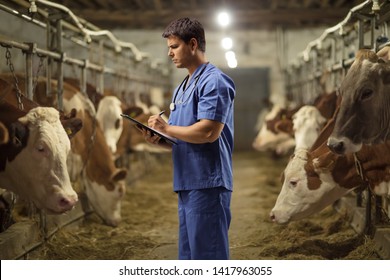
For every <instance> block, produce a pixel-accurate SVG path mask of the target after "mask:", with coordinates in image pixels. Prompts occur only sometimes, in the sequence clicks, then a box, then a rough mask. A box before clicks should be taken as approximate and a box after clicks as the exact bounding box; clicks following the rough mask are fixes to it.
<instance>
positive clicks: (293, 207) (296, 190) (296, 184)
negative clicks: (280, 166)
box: [270, 149, 349, 224]
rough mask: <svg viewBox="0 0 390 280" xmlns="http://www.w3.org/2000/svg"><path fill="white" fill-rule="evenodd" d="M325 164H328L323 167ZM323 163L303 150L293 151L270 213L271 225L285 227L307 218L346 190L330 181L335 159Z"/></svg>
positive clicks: (332, 179)
mask: <svg viewBox="0 0 390 280" xmlns="http://www.w3.org/2000/svg"><path fill="white" fill-rule="evenodd" d="M327 155H332V153H330V152H329V153H327ZM324 162H327V163H329V164H328V165H326V166H325V165H324ZM324 162H323V161H321V164H320V163H318V158H312V157H311V156H310V154H309V153H308V150H306V149H297V150H296V151H295V153H294V155H293V156H292V157H291V159H290V161H289V163H288V165H287V167H286V169H285V170H284V173H283V178H284V179H283V185H282V189H281V192H280V193H279V196H278V198H277V200H276V203H275V206H274V207H273V209H272V210H271V213H270V218H271V219H272V220H273V221H274V222H276V223H279V224H286V223H288V222H290V221H294V220H299V219H303V218H305V217H308V216H310V215H312V214H314V213H317V212H319V211H320V210H322V209H324V208H325V207H326V206H328V205H330V204H331V203H333V202H334V201H336V200H337V199H338V198H340V197H341V196H343V195H344V194H346V193H347V192H348V191H349V190H348V189H346V188H342V187H340V186H339V185H338V184H337V183H336V182H335V180H334V178H333V175H332V170H333V168H334V165H333V164H334V160H331V159H329V158H328V159H327V161H324ZM316 164H318V165H321V167H320V166H315V165H316ZM315 167H316V168H315Z"/></svg>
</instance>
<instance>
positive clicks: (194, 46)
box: [190, 38, 198, 52]
mask: <svg viewBox="0 0 390 280" xmlns="http://www.w3.org/2000/svg"><path fill="white" fill-rule="evenodd" d="M190 47H191V50H192V51H193V52H195V51H196V50H197V49H198V41H197V40H196V39H195V38H191V40H190Z"/></svg>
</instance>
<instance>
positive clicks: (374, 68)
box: [328, 50, 390, 154]
mask: <svg viewBox="0 0 390 280" xmlns="http://www.w3.org/2000/svg"><path fill="white" fill-rule="evenodd" d="M389 91H390V64H388V63H385V62H384V61H383V60H381V59H379V58H378V57H377V56H376V54H375V53H374V52H372V51H369V50H359V51H358V53H357V54H356V59H355V61H354V62H353V64H352V65H351V67H350V69H349V70H348V73H347V75H346V76H345V78H344V79H343V81H342V83H341V86H340V95H341V97H342V100H341V104H340V112H339V114H338V116H337V121H336V124H335V128H334V131H333V133H332V135H331V136H330V137H329V140H328V145H329V147H330V148H331V149H332V150H333V151H334V152H336V153H340V154H344V153H351V152H357V151H359V150H360V149H361V148H362V145H363V144H375V143H380V142H383V141H386V140H388V139H389V138H390V125H389V123H390V115H389V114H388V110H389V108H390V96H389V94H388V92H389Z"/></svg>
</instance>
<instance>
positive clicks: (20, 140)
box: [9, 122, 29, 148]
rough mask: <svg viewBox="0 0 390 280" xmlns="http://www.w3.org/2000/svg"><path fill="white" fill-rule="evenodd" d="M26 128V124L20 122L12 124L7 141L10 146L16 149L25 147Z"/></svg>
mask: <svg viewBox="0 0 390 280" xmlns="http://www.w3.org/2000/svg"><path fill="white" fill-rule="evenodd" d="M28 134H29V133H28V128H27V125H26V124H23V123H22V122H14V123H12V124H11V125H10V129H9V139H10V143H11V145H12V146H14V147H16V148H20V147H24V146H26V145H27V139H28Z"/></svg>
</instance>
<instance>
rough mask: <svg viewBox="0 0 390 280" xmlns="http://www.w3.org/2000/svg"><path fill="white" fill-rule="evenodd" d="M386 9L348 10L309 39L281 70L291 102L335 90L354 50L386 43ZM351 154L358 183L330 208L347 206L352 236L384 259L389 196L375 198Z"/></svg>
mask: <svg viewBox="0 0 390 280" xmlns="http://www.w3.org/2000/svg"><path fill="white" fill-rule="evenodd" d="M389 11H390V5H389V3H388V2H387V1H383V3H379V2H378V1H365V2H363V3H362V4H360V5H358V6H356V7H354V8H353V9H351V10H350V12H349V13H348V14H347V15H346V17H345V18H344V20H343V21H342V22H340V23H338V24H337V25H335V26H332V27H330V28H328V29H326V30H325V31H324V32H323V33H322V35H321V36H320V37H319V38H317V39H315V40H313V41H311V42H310V43H309V44H308V45H307V47H306V49H304V50H303V51H302V52H301V53H299V54H298V56H297V57H296V59H295V61H294V63H292V64H291V65H289V66H288V67H287V69H286V73H287V75H286V79H287V84H286V92H287V93H288V94H289V98H290V100H291V102H294V104H301V105H302V104H313V103H314V102H315V98H317V97H318V96H320V95H321V94H324V93H330V92H338V91H340V86H341V84H342V82H343V80H345V79H346V75H347V73H348V71H349V69H350V68H351V65H352V64H353V63H354V61H355V60H357V57H356V55H357V53H358V50H360V49H367V50H372V51H374V52H378V51H379V50H381V49H383V48H385V47H386V46H388V45H389V44H390V41H389V33H388V22H389V18H388V12H389ZM350 106H352V105H350ZM387 110H388V109H387ZM334 118H336V115H335V116H334ZM328 143H329V142H328ZM386 153H387V152H386ZM354 155H355V160H354V162H355V167H354V169H356V173H357V174H358V175H359V176H360V177H361V180H362V181H363V183H361V185H360V187H358V188H356V191H355V192H354V193H350V194H348V195H346V196H344V197H342V198H341V199H340V200H339V201H338V202H337V204H336V205H335V208H336V209H337V207H339V206H340V205H344V206H345V207H347V209H349V210H348V212H349V215H350V217H351V226H352V227H353V228H354V229H355V230H356V231H357V232H360V233H366V234H368V235H370V236H371V237H372V238H373V239H374V240H375V242H377V243H378V244H379V245H378V247H380V248H381V250H382V254H383V255H385V256H389V255H390V251H389V248H390V244H389V240H390V238H389V237H390V206H389V205H390V204H389V199H390V197H389V194H384V195H379V194H376V193H375V192H374V191H373V188H374V186H373V183H372V182H371V181H370V178H368V177H367V173H368V170H365V168H364V167H363V164H362V163H361V162H360V161H359V159H358V156H356V154H354Z"/></svg>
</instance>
